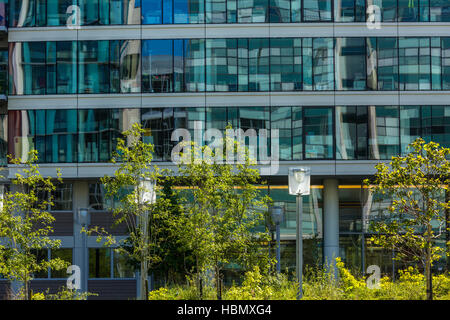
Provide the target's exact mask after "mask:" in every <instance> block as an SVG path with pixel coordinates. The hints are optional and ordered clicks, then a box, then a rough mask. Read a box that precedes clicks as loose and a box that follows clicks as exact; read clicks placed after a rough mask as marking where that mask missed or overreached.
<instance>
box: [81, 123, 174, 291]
mask: <svg viewBox="0 0 450 320" xmlns="http://www.w3.org/2000/svg"><path fill="white" fill-rule="evenodd" d="M145 134H147V131H146V130H144V129H142V127H141V125H140V124H139V123H134V124H133V126H132V128H131V129H130V130H127V131H125V132H123V136H124V139H118V140H117V148H116V151H115V152H114V154H113V159H112V163H114V164H117V165H118V169H117V170H116V171H115V173H114V175H113V176H105V177H104V178H102V179H101V181H102V183H103V184H104V186H105V190H106V198H107V199H110V200H112V201H111V202H112V203H113V204H114V205H113V207H112V208H111V210H112V211H113V216H114V224H115V225H118V224H126V226H127V227H128V238H127V239H125V240H122V241H118V240H117V239H116V238H115V237H114V236H113V235H111V234H110V233H108V232H106V231H105V230H104V229H101V230H100V229H99V228H98V227H93V228H91V229H90V230H89V231H88V233H89V234H92V233H96V234H98V239H97V240H98V241H99V242H100V241H102V240H106V241H105V245H107V246H111V245H115V246H117V248H116V251H117V252H119V253H121V254H123V255H124V256H125V257H128V259H129V260H131V261H136V262H138V263H139V264H140V266H141V270H140V271H141V282H142V285H143V284H144V283H145V282H146V275H147V274H148V270H149V269H150V268H151V267H152V266H154V265H156V264H158V263H160V262H161V255H160V253H161V250H160V247H161V244H163V243H164V241H165V236H166V235H165V230H166V228H163V227H162V223H163V222H164V221H166V220H167V219H168V215H169V212H170V210H169V207H170V205H171V203H170V201H169V200H168V199H166V198H164V197H159V196H158V195H159V193H160V191H161V190H160V188H159V187H157V186H158V185H161V183H162V172H161V171H160V170H159V168H158V167H157V166H154V165H151V161H152V158H153V155H152V153H153V151H154V148H153V145H152V144H150V143H145V142H144V141H143V140H142V137H143V136H144V135H145ZM141 289H144V287H142V288H141ZM145 291H146V290H142V292H145ZM141 298H142V297H141ZM143 298H145V297H143Z"/></svg>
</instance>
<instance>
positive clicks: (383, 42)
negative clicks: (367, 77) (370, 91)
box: [377, 38, 398, 90]
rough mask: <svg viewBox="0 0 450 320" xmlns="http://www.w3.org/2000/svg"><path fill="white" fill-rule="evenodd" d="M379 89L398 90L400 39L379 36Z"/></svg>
mask: <svg viewBox="0 0 450 320" xmlns="http://www.w3.org/2000/svg"><path fill="white" fill-rule="evenodd" d="M377 42H378V90H398V44H397V43H398V39H397V38H378V41H377Z"/></svg>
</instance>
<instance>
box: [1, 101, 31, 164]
mask: <svg viewBox="0 0 450 320" xmlns="http://www.w3.org/2000/svg"><path fill="white" fill-rule="evenodd" d="M35 127H36V124H35V112H34V111H33V110H28V111H26V110H14V111H9V112H8V140H9V141H13V142H12V143H9V144H8V153H9V154H11V156H12V157H14V158H15V159H19V158H20V159H22V160H23V161H26V160H27V159H28V152H29V151H30V150H32V149H34V148H35V145H34V137H35V134H36V130H35Z"/></svg>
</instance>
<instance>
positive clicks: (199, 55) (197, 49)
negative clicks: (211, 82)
mask: <svg viewBox="0 0 450 320" xmlns="http://www.w3.org/2000/svg"><path fill="white" fill-rule="evenodd" d="M184 41H185V42H184V46H185V47H184V53H185V58H184V66H185V68H184V70H185V74H184V77H185V86H186V91H188V92H192V91H205V41H204V40H203V39H193V40H184Z"/></svg>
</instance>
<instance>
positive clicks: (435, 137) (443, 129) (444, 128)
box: [422, 106, 450, 148]
mask: <svg viewBox="0 0 450 320" xmlns="http://www.w3.org/2000/svg"><path fill="white" fill-rule="evenodd" d="M422 126H423V138H424V139H425V140H426V141H433V142H437V143H439V144H440V145H441V146H443V147H446V148H448V147H450V106H423V107H422Z"/></svg>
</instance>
